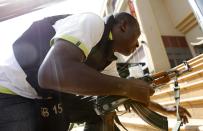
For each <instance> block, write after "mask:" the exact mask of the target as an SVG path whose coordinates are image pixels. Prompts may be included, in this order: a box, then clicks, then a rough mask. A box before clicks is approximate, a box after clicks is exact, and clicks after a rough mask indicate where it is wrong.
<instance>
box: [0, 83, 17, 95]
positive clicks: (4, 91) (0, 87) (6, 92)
mask: <svg viewBox="0 0 203 131" xmlns="http://www.w3.org/2000/svg"><path fill="white" fill-rule="evenodd" d="M0 93H3V94H12V95H16V93H14V92H13V91H11V90H10V89H8V88H5V87H3V86H1V85H0Z"/></svg>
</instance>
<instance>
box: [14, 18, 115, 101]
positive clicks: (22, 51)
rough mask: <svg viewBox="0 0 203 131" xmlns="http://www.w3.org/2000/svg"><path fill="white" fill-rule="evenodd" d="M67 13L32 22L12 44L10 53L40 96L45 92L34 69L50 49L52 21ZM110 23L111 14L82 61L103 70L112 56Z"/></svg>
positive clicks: (45, 94) (52, 33)
mask: <svg viewBox="0 0 203 131" xmlns="http://www.w3.org/2000/svg"><path fill="white" fill-rule="evenodd" d="M67 16H69V15H59V16H52V17H47V18H44V19H42V20H39V21H36V22H34V23H33V24H32V25H31V26H30V27H29V28H28V29H27V30H26V31H25V32H24V33H23V34H22V36H21V37H20V38H18V39H17V40H16V41H15V43H14V44H13V51H14V55H15V57H16V59H17V61H18V63H19V64H20V66H21V68H22V69H23V70H24V72H25V74H26V75H27V77H26V80H27V81H28V82H29V84H30V85H31V86H32V87H33V88H35V90H36V91H37V92H38V94H39V95H41V96H45V97H46V96H47V94H49V93H47V92H48V91H47V90H43V89H42V88H40V86H39V84H38V70H39V67H40V65H41V63H42V61H43V60H44V58H45V56H46V54H47V52H48V51H49V49H50V40H51V38H52V37H53V36H54V35H55V33H56V32H55V30H54V28H53V27H52V25H54V23H55V22H56V21H57V20H59V19H62V18H65V17H67ZM113 24H114V17H113V15H112V16H109V17H108V18H107V19H106V21H105V29H104V33H103V35H102V38H101V40H100V41H99V42H98V44H97V45H96V46H95V47H94V48H93V49H92V50H91V52H90V54H89V56H88V58H87V60H86V62H85V63H86V64H87V65H88V66H90V67H92V68H94V69H96V70H98V71H101V70H103V69H104V68H105V67H106V66H108V65H109V64H110V63H111V62H112V61H113V60H115V59H116V58H115V56H114V55H113V51H112V41H111V40H110V39H109V33H110V31H111V29H112V26H113Z"/></svg>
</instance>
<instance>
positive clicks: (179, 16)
mask: <svg viewBox="0 0 203 131" xmlns="http://www.w3.org/2000/svg"><path fill="white" fill-rule="evenodd" d="M163 2H164V3H165V5H166V8H167V10H168V12H169V15H170V17H171V19H172V21H173V23H174V25H175V26H176V25H177V24H179V23H180V22H181V21H182V20H183V19H184V18H185V17H186V16H187V15H188V14H190V13H191V12H192V9H191V7H190V5H189V3H188V1H187V0H163Z"/></svg>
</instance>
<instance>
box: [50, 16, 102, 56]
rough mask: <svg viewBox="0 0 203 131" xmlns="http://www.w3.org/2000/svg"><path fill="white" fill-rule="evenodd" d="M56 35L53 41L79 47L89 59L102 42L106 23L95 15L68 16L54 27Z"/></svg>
mask: <svg viewBox="0 0 203 131" xmlns="http://www.w3.org/2000/svg"><path fill="white" fill-rule="evenodd" d="M53 27H54V29H55V31H56V34H55V36H54V37H53V38H52V40H51V44H54V43H55V41H56V40H57V39H63V40H66V41H69V42H71V43H72V44H74V45H76V46H77V47H79V48H80V49H81V50H82V51H83V53H84V54H85V56H86V57H87V56H88V55H89V53H90V51H91V49H92V48H93V47H94V46H95V45H96V44H97V43H98V42H99V41H100V39H101V37H102V35H103V32H104V21H103V20H102V19H101V18H100V17H99V16H97V15H96V14H93V13H83V14H77V15H72V16H68V17H66V18H64V19H62V20H59V21H57V22H56V23H55V24H54V25H53Z"/></svg>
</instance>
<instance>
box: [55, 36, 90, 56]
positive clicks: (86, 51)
mask: <svg viewBox="0 0 203 131" xmlns="http://www.w3.org/2000/svg"><path fill="white" fill-rule="evenodd" d="M58 38H59V39H63V40H66V41H69V42H71V43H73V44H74V45H76V46H78V47H79V48H80V49H81V50H82V51H83V52H84V54H85V56H86V57H87V56H88V54H89V52H90V51H89V49H88V48H87V47H86V46H85V44H84V43H82V42H80V41H79V40H78V39H77V38H75V37H73V36H69V35H62V36H60V37H58ZM55 39H56V38H55ZM53 44H54V39H52V40H51V45H53Z"/></svg>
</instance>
